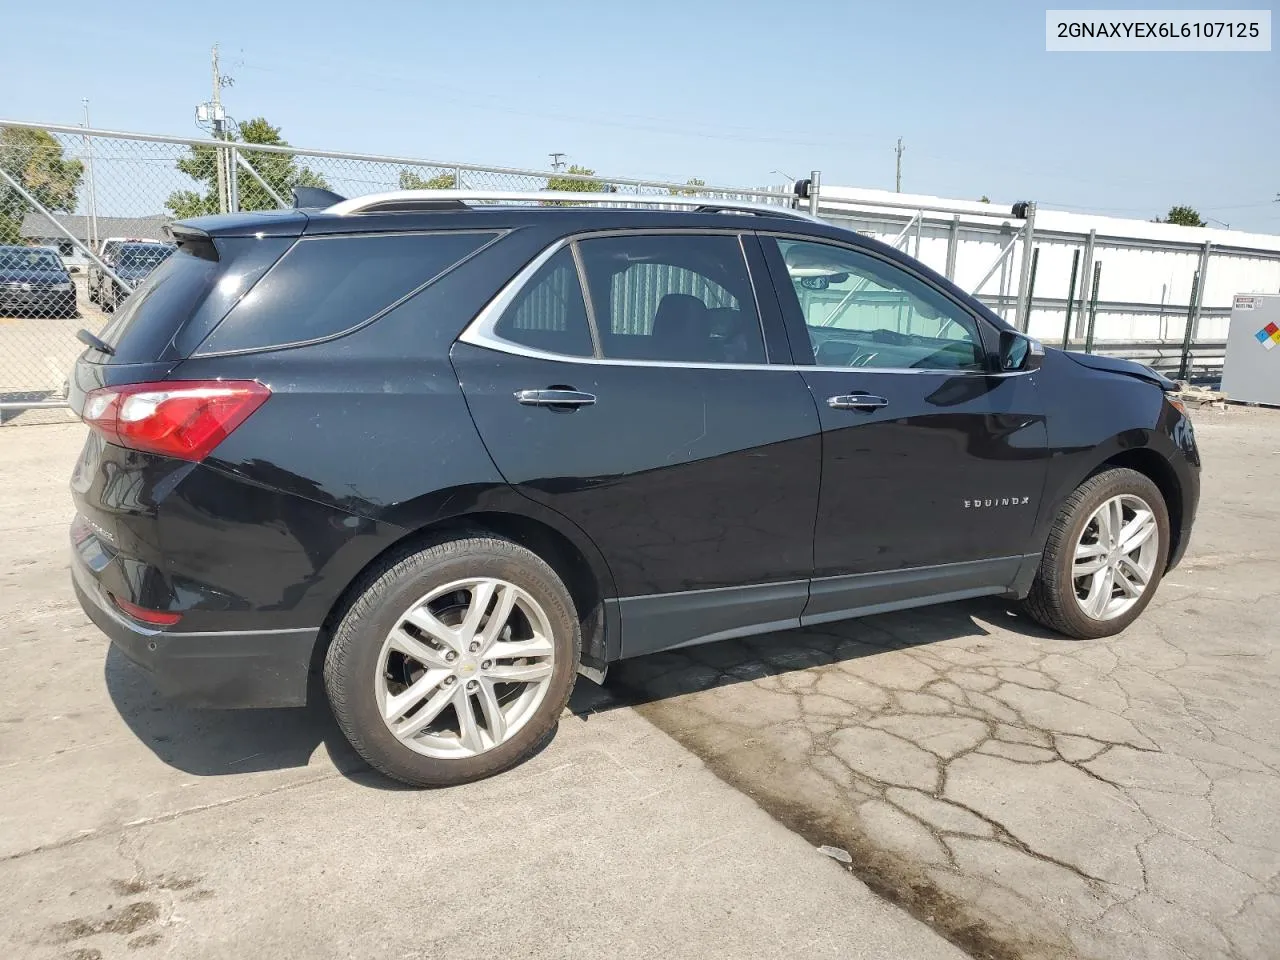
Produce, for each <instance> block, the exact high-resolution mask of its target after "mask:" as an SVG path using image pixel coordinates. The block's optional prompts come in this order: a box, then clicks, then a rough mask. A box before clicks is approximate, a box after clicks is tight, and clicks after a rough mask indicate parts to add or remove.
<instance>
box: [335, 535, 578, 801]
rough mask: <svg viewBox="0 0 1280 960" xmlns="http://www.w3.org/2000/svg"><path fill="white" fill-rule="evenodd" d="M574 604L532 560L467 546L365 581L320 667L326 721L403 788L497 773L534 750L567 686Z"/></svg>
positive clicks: (445, 548) (508, 548)
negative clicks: (330, 716) (333, 721)
mask: <svg viewBox="0 0 1280 960" xmlns="http://www.w3.org/2000/svg"><path fill="white" fill-rule="evenodd" d="M581 645H582V638H581V631H580V628H579V624H578V617H577V614H576V611H575V610H574V606H573V601H572V599H571V598H570V596H569V593H568V591H567V590H566V589H565V587H564V584H563V583H561V581H560V578H559V577H557V576H556V574H555V571H553V570H552V569H551V568H550V567H549V566H548V565H547V564H546V563H545V562H543V561H542V560H541V559H540V558H539V557H538V556H537V555H536V554H534V553H532V552H530V551H529V550H526V549H525V548H524V547H521V546H519V545H517V544H514V543H511V542H510V541H507V540H499V539H496V538H490V537H473V538H468V539H463V540H453V541H449V542H447V543H441V544H438V545H436V546H433V547H429V548H427V549H425V550H420V551H416V552H413V553H407V554H402V555H400V556H399V557H395V558H392V559H391V560H390V561H388V562H387V563H386V564H384V565H383V566H381V567H380V568H379V569H378V570H376V571H374V572H373V573H372V574H371V575H369V576H368V577H366V578H365V581H364V583H363V585H362V587H361V588H360V592H359V595H358V596H357V598H356V600H355V602H354V603H353V604H352V605H351V607H350V608H349V609H348V610H347V612H346V615H345V616H344V617H343V618H342V621H341V623H340V624H339V626H338V628H337V629H336V631H335V632H334V636H333V641H332V643H331V644H330V647H329V650H328V653H327V656H326V658H325V665H324V680H325V687H326V689H327V691H328V694H329V701H330V703H331V704H332V706H333V712H334V716H335V717H336V718H337V721H338V725H339V726H340V727H341V728H342V731H343V733H344V734H346V736H347V739H348V740H350V741H351V744H352V746H354V747H355V748H356V750H357V751H358V752H359V753H360V755H361V756H363V757H364V758H365V759H366V760H367V761H368V762H369V763H370V764H371V765H372V766H374V767H375V768H377V769H378V770H380V771H381V772H383V773H385V774H386V775H387V776H390V777H394V778H395V779H397V780H401V781H403V782H405V783H409V784H413V785H415V786H448V785H452V784H457V783H466V782H468V781H471V780H476V779H479V778H481V777H486V776H490V775H492V774H495V773H499V772H501V771H503V770H506V769H508V768H510V767H513V766H515V765H516V764H518V763H521V762H522V761H524V760H525V759H527V758H528V757H529V756H531V755H532V754H533V753H535V752H536V751H537V750H538V749H539V748H540V747H541V746H542V744H543V743H544V742H545V741H546V740H547V738H548V737H549V735H550V734H551V732H552V731H553V730H554V729H555V725H556V722H557V720H558V718H559V716H560V712H561V711H562V710H563V709H564V706H565V703H566V702H567V701H568V699H569V693H570V692H571V690H572V689H573V681H574V677H575V676H576V674H577V668H578V658H579V652H580V649H581Z"/></svg>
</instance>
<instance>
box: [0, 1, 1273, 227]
mask: <svg viewBox="0 0 1280 960" xmlns="http://www.w3.org/2000/svg"><path fill="white" fill-rule="evenodd" d="M1062 5H1063V4H1061V3H1059V4H1055V6H1062ZM1133 5H1134V4H1128V5H1120V6H1133ZM1159 5H1160V6H1162V7H1180V6H1194V7H1200V8H1207V7H1211V6H1214V4H1210V3H1208V2H1207V0H1200V2H1199V3H1196V4H1186V5H1184V4H1178V3H1174V2H1170V0H1162V2H1161V3H1160V4H1159ZM1090 6H1093V7H1102V6H1105V5H1104V4H1099V3H1094V4H1091V5H1090ZM1218 6H1227V5H1218ZM290 8H292V9H295V10H296V11H297V12H289V10H290ZM1044 9H1045V7H1044V6H1043V5H1038V4H1030V3H1025V2H1008V3H1001V2H989V3H952V2H923V0H922V2H916V3H911V2H902V3H892V4H890V3H855V2H843V3H838V2H804V0H792V2H781V0H773V2H756V0H739V2H712V0H684V2H671V0H645V2H643V3H626V4H623V3H616V2H601V0H596V2H593V3H577V2H572V3H570V2H549V0H544V2H542V3H527V2H509V0H494V2H488V3H459V2H458V0H450V2H446V3H434V2H425V0H424V2H419V3H409V2H387V0H365V2H363V3H359V4H351V3H349V2H348V3H336V2H332V0H310V2H308V3H305V4H284V3H266V2H262V0H259V2H255V3H244V2H239V0H221V2H219V3H217V4H214V5H211V6H210V5H194V4H187V3H182V4H170V3H155V2H153V3H149V4H146V5H145V6H138V5H134V4H129V3H126V4H122V5H103V4H92V5H91V4H82V3H76V2H63V3H59V4H38V3H31V2H26V3H18V2H12V3H9V4H7V5H6V11H5V13H4V22H5V31H4V36H3V38H0V91H3V94H0V115H3V116H5V117H7V118H14V119H29V120H43V121H49V122H64V123H78V122H79V120H80V110H81V105H80V99H81V97H85V96H87V97H89V98H90V103H91V109H92V115H93V122H94V125H95V126H99V127H106V128H113V129H122V130H141V131H148V132H155V133H171V134H193V135H198V133H199V131H198V129H197V128H196V127H195V125H194V119H193V110H194V106H195V104H196V103H198V102H200V101H202V100H205V99H207V98H208V96H209V47H210V45H211V44H212V43H213V42H214V41H215V40H216V41H218V42H219V43H220V44H221V47H222V51H223V63H224V70H225V71H226V72H227V73H228V74H230V75H231V76H233V77H234V78H235V85H234V87H232V88H231V89H230V90H228V91H227V92H226V95H225V96H226V104H227V108H228V111H229V112H230V113H231V115H232V116H234V117H236V118H237V119H241V120H244V119H248V118H250V117H253V116H258V115H263V116H266V117H267V118H268V119H269V120H271V121H272V122H273V123H276V124H279V125H281V126H282V127H283V128H284V135H285V137H286V138H287V139H288V140H289V141H290V142H292V143H295V144H300V145H303V146H308V147H316V148H329V149H340V150H353V151H360V152H376V153H395V154H401V155H410V156H420V157H425V158H430V159H440V160H458V161H469V162H475V163H489V164H500V165H510V166H528V167H536V168H540V169H541V168H545V167H546V165H547V164H548V157H547V154H548V153H549V152H550V151H553V150H558V151H562V152H564V153H567V154H568V157H569V160H570V162H575V163H581V164H585V165H588V166H590V167H593V168H595V169H596V170H598V171H600V172H602V173H606V174H613V175H615V176H636V177H657V178H664V179H667V178H669V179H676V180H680V181H683V180H685V179H687V178H688V177H694V176H696V177H701V178H702V179H704V180H706V181H707V182H709V183H714V184H729V185H743V186H746V185H758V184H764V183H772V182H777V181H778V180H779V179H780V178H779V177H778V176H777V175H776V174H774V173H773V172H772V171H775V170H781V171H784V172H785V173H787V174H789V175H792V176H802V175H805V174H806V173H807V171H809V170H811V169H815V168H816V169H820V170H821V171H822V173H823V178H824V181H825V182H827V183H835V184H842V185H853V186H864V187H879V188H886V189H892V187H893V172H894V153H893V146H894V142H895V140H896V139H897V138H898V137H899V136H901V137H902V138H903V139H904V142H905V143H906V147H907V150H906V153H905V155H904V160H903V171H904V172H903V189H904V190H905V191H910V192H919V193H932V194H940V195H944V196H953V197H970V198H974V199H976V198H977V197H978V196H980V195H982V194H988V195H989V196H991V198H992V199H993V200H997V201H1007V200H1015V199H1021V198H1027V199H1036V200H1039V201H1040V202H1041V203H1042V204H1043V205H1045V206H1058V207H1066V208H1069V209H1076V210H1088V211H1096V212H1100V213H1111V214H1115V215H1117V216H1135V217H1145V218H1149V217H1152V216H1155V215H1157V214H1160V215H1163V213H1164V212H1165V211H1167V210H1168V208H1169V206H1170V205H1172V204H1175V203H1188V204H1190V205H1192V206H1194V207H1196V208H1197V209H1198V210H1200V212H1201V214H1202V215H1204V216H1207V217H1213V218H1216V219H1218V220H1221V221H1226V222H1228V223H1230V224H1231V225H1232V226H1233V227H1240V228H1244V229H1251V230H1257V231H1265V232H1272V233H1280V203H1276V202H1274V198H1275V197H1276V195H1277V192H1280V160H1278V158H1280V105H1278V100H1280V53H1277V52H1274V51H1273V52H1271V53H1249V54H1227V53H1211V54H1209V53H1206V54H1154V53H1153V54H1136V53H1135V54H1128V53H1125V54H1102V53H1092V54H1063V53H1053V54H1050V53H1046V52H1045V51H1044ZM144 10H145V13H144V12H143V11H144Z"/></svg>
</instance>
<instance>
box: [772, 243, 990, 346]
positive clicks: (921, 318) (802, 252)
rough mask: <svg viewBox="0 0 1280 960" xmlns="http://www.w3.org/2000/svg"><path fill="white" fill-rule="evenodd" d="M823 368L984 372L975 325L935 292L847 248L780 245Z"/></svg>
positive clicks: (786, 292) (791, 288) (792, 291)
mask: <svg viewBox="0 0 1280 960" xmlns="http://www.w3.org/2000/svg"><path fill="white" fill-rule="evenodd" d="M766 242H773V243H776V244H777V245H778V250H779V252H780V253H781V254H782V260H783V263H785V264H786V268H787V274H788V277H789V279H790V283H788V284H787V289H786V290H781V291H779V293H780V294H781V295H782V296H784V297H786V296H789V295H791V296H794V298H795V303H796V304H797V305H798V306H799V309H800V313H801V315H802V316H803V318H804V322H805V326H806V327H807V329H808V332H809V341H810V344H811V345H812V347H813V354H814V360H815V362H816V363H817V364H818V365H819V366H824V367H844V366H850V367H872V368H874V367H880V368H896V369H905V368H916V369H937V370H980V369H985V366H986V364H985V363H984V362H983V356H984V353H983V350H982V346H981V344H982V340H981V337H980V336H979V335H978V325H977V321H976V320H974V318H973V317H972V316H970V315H969V314H968V313H967V312H966V311H965V310H964V309H962V308H961V307H960V306H959V305H958V304H956V303H954V302H953V301H951V300H950V299H949V298H948V297H946V296H945V295H944V294H943V293H941V292H940V291H938V290H935V289H934V288H933V287H931V286H930V285H929V284H927V283H925V282H924V281H922V280H920V279H918V278H916V277H914V276H912V275H911V274H910V273H908V272H907V271H905V270H902V269H900V268H898V267H895V266H893V265H892V264H889V263H886V262H885V261H883V260H880V259H877V258H876V257H871V256H868V255H866V254H862V253H857V252H856V251H853V250H849V249H846V248H844V247H836V246H831V245H829V244H825V243H813V242H810V241H801V240H774V241H766Z"/></svg>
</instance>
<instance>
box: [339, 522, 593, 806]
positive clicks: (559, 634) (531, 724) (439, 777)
mask: <svg viewBox="0 0 1280 960" xmlns="http://www.w3.org/2000/svg"><path fill="white" fill-rule="evenodd" d="M470 576H491V577H498V578H501V579H503V580H506V581H508V582H510V583H513V584H515V585H516V586H518V587H520V588H522V589H523V590H525V591H527V592H528V593H529V595H530V596H532V597H533V598H534V599H535V600H536V601H537V602H538V603H539V604H540V605H541V606H542V608H543V611H544V612H545V613H546V615H547V618H548V620H549V622H550V626H551V632H552V634H553V642H554V646H555V655H554V665H553V670H552V675H551V679H550V685H549V687H548V689H547V692H546V695H545V697H544V698H543V700H542V702H541V704H540V705H539V706H538V708H537V710H536V712H535V713H534V714H533V716H531V717H530V718H529V720H528V722H527V723H526V724H525V726H524V727H522V728H521V729H519V730H518V731H516V732H515V733H514V734H513V735H512V736H511V737H510V738H509V739H507V740H505V741H504V742H502V743H500V744H498V745H497V746H495V747H493V748H491V749H489V750H487V751H485V752H483V753H479V754H477V755H475V756H471V757H465V758H457V759H437V758H433V757H427V756H424V755H422V754H420V753H417V752H416V751H414V750H412V749H410V748H409V747H407V746H405V745H404V744H403V743H401V742H400V740H399V739H397V738H396V736H395V735H394V734H393V733H392V732H391V730H389V729H388V728H387V725H386V724H385V723H384V722H383V719H382V716H381V714H380V712H379V709H378V705H377V702H376V699H375V696H374V683H375V680H376V674H377V669H378V658H379V654H380V651H381V648H382V643H383V640H384V638H385V637H386V636H387V633H388V632H389V631H390V630H391V628H392V627H393V626H395V624H396V622H397V621H398V620H399V618H400V616H401V615H402V614H403V613H404V612H405V611H406V610H407V609H408V608H409V607H410V606H411V605H412V604H414V603H415V602H416V601H417V600H418V599H420V598H421V597H423V596H424V595H426V594H427V593H429V592H430V591H431V590H432V589H433V588H435V587H438V586H441V585H443V584H446V583H449V582H451V581H453V580H458V579H463V578H465V577H470ZM353 596H354V598H355V599H354V600H353V602H352V603H351V605H350V606H349V607H348V609H347V611H346V613H345V615H344V616H343V617H342V620H341V622H340V623H339V624H338V626H337V628H336V629H335V630H334V633H333V639H332V641H331V643H330V645H329V649H328V651H327V653H326V656H325V661H324V683H325V689H326V691H327V692H328V695H329V703H330V705H331V706H332V708H333V714H334V717H335V718H336V719H337V721H338V726H339V727H340V728H341V729H342V732H343V734H344V735H345V736H346V738H347V739H348V740H349V741H350V742H351V745H352V746H353V747H354V748H355V749H356V751H357V752H358V753H359V754H360V756H362V757H363V758H364V759H365V760H366V761H368V763H369V764H370V765H371V766H373V767H374V768H375V769H377V770H379V771H381V772H382V773H384V774H386V775H387V776H388V777H391V778H393V779H395V780H399V781H401V782H402V783H407V784H410V785H411V786H420V787H443V786H453V785H455V784H461V783H469V782H470V781H473V780H480V779H483V778H484V777H489V776H492V775H494V774H496V773H501V772H503V771H504V770H508V769H510V768H511V767H514V766H516V765H517V764H520V763H522V762H524V761H525V760H527V759H528V758H529V757H530V756H532V755H533V754H534V753H536V752H537V751H538V750H539V749H541V747H542V746H543V745H544V744H545V743H546V741H547V740H548V739H549V738H550V736H551V735H552V733H553V732H554V730H555V727H556V724H557V722H558V720H559V717H560V713H561V711H563V710H564V707H565V704H566V703H567V702H568V700H569V694H570V693H571V692H572V691H573V684H574V679H575V678H576V676H577V672H578V662H579V657H580V655H581V650H582V631H581V628H580V625H579V620H578V614H577V611H576V610H575V608H574V604H573V599H572V597H570V595H569V591H568V590H566V589H565V586H564V584H563V583H562V582H561V581H560V578H559V577H558V576H557V575H556V573H555V571H554V570H552V569H551V567H550V566H548V565H547V564H546V563H545V562H544V561H543V560H542V559H541V558H540V557H538V556H537V554H535V553H533V552H531V551H529V550H527V549H525V548H524V547H522V546H519V545H518V544H515V543H512V542H510V541H508V540H501V539H498V538H496V537H491V536H473V537H467V538H465V539H458V540H449V541H446V542H443V543H438V544H435V545H434V546H430V547H427V548H425V549H423V548H421V547H418V548H414V549H412V550H407V551H405V552H402V553H400V554H397V555H394V556H392V557H390V558H388V559H387V560H386V562H385V563H383V564H381V565H379V566H378V568H377V569H375V570H372V571H370V572H369V573H368V574H366V575H365V577H364V578H362V580H361V582H360V583H359V584H358V585H357V586H356V588H355V590H354V591H353Z"/></svg>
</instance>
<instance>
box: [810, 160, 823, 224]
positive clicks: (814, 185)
mask: <svg viewBox="0 0 1280 960" xmlns="http://www.w3.org/2000/svg"><path fill="white" fill-rule="evenodd" d="M821 186H822V171H821V170H813V171H811V172H810V173H809V214H810V216H814V217H816V216H817V215H818V189H819V188H820V187H821Z"/></svg>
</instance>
